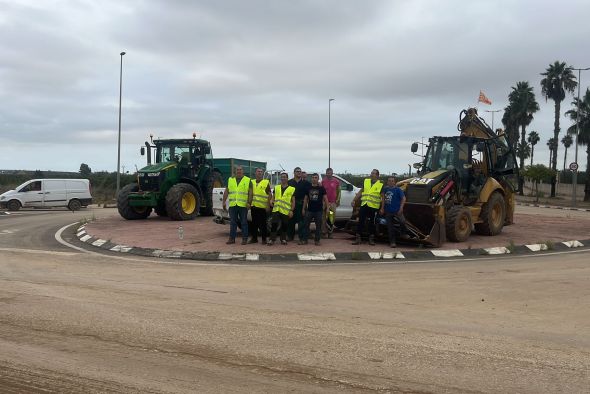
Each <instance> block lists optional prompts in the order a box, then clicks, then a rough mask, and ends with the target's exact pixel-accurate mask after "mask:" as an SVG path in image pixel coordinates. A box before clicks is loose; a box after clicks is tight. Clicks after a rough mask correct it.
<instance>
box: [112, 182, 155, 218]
mask: <svg viewBox="0 0 590 394" xmlns="http://www.w3.org/2000/svg"><path fill="white" fill-rule="evenodd" d="M138 190H139V186H138V185H137V184H136V183H131V184H129V185H126V186H123V188H122V189H121V190H119V194H117V210H118V211H119V215H121V216H122V217H123V218H125V219H127V220H139V219H146V218H147V217H148V216H150V213H152V208H151V207H132V206H130V205H129V194H130V193H133V192H136V191H138Z"/></svg>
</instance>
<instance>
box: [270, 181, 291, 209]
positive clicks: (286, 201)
mask: <svg viewBox="0 0 590 394" xmlns="http://www.w3.org/2000/svg"><path fill="white" fill-rule="evenodd" d="M293 193H295V188H294V187H293V186H289V187H287V188H286V189H285V194H281V185H276V186H275V205H274V207H273V208H272V211H273V212H280V213H282V214H283V215H288V214H289V211H290V210H291V197H293Z"/></svg>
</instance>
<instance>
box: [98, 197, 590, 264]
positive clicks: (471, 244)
mask: <svg viewBox="0 0 590 394" xmlns="http://www.w3.org/2000/svg"><path fill="white" fill-rule="evenodd" d="M179 226H182V227H183V233H184V234H183V239H180V237H179V230H178V228H179ZM86 231H87V232H88V234H91V235H92V236H94V237H98V238H101V239H105V240H109V241H111V242H113V243H117V244H123V245H128V246H136V247H143V248H155V249H165V250H179V251H209V252H219V251H223V252H235V253H303V252H360V251H370V252H372V251H385V250H387V251H390V250H391V249H390V248H389V247H388V245H386V244H384V243H377V245H375V246H369V245H367V244H362V245H360V246H355V245H351V241H352V239H353V238H352V236H351V235H349V234H347V233H344V232H335V233H334V238H333V239H324V240H322V244H321V245H320V246H315V245H313V242H312V243H311V244H310V245H305V246H300V245H297V243H296V242H290V243H289V244H288V245H286V246H283V245H274V246H266V245H262V244H253V245H244V246H242V245H240V244H239V241H240V238H239V237H240V235H239V233H238V242H237V243H236V244H235V245H229V246H228V245H226V244H225V242H226V241H227V238H228V234H229V225H221V224H216V223H214V222H213V221H212V218H210V217H199V218H197V219H196V220H194V221H190V222H175V221H171V220H169V219H168V218H160V217H158V216H155V215H153V214H152V216H150V217H149V218H148V219H147V220H139V221H137V220H135V221H133V220H125V219H123V218H121V217H120V216H119V215H118V214H117V213H116V211H114V212H113V215H112V216H110V217H108V218H103V219H100V220H97V221H94V222H91V223H89V224H88V225H87V226H86ZM587 238H590V212H581V211H565V210H557V209H548V208H536V207H523V206H518V207H517V210H516V214H515V223H514V224H513V225H511V226H507V227H505V228H504V230H503V231H502V234H500V235H497V236H494V237H489V236H481V235H476V234H473V235H472V236H471V237H470V238H469V239H468V240H467V241H466V242H461V243H452V242H447V243H445V244H444V245H443V246H442V247H441V249H468V248H473V249H476V248H487V247H495V246H508V245H512V244H514V245H525V244H534V243H544V242H547V241H552V242H560V241H569V240H574V239H587ZM397 250H400V251H405V250H417V247H416V246H404V245H401V244H400V245H399V247H398V248H397Z"/></svg>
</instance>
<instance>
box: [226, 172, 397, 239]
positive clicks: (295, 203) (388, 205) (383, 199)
mask: <svg viewBox="0 0 590 394" xmlns="http://www.w3.org/2000/svg"><path fill="white" fill-rule="evenodd" d="M293 174H294V176H293V178H292V179H289V176H288V175H287V173H286V172H283V173H281V174H280V183H279V184H278V185H276V186H275V187H274V190H272V191H271V187H270V182H269V180H268V179H263V175H264V171H263V169H261V168H257V169H256V178H255V179H250V178H249V177H247V176H244V170H243V168H242V167H241V166H238V167H236V169H235V176H233V177H231V178H229V180H228V184H227V187H226V189H225V192H224V194H223V208H224V209H228V206H227V202H228V200H229V216H230V233H229V239H228V241H227V242H226V243H227V244H233V243H235V242H236V235H237V227H238V222H239V223H240V225H241V228H242V245H246V244H248V243H257V242H258V236H259V235H260V237H261V238H262V242H263V243H266V244H267V245H273V244H274V243H275V242H276V237H277V232H278V235H279V238H280V242H281V244H283V245H287V242H288V241H293V240H294V238H295V226H296V225H297V227H298V238H299V242H298V243H299V245H306V244H307V243H308V238H309V229H310V225H311V222H312V221H314V222H315V234H314V243H315V245H320V239H321V236H322V234H323V236H324V237H325V238H331V237H332V230H333V220H334V215H335V213H336V209H337V208H338V206H339V205H340V196H341V190H340V182H339V181H338V179H337V178H335V177H334V176H333V174H334V171H333V170H332V169H331V168H328V169H326V176H325V178H323V179H322V181H321V183H320V182H319V175H318V174H312V175H311V182H309V181H308V180H307V179H306V178H307V175H306V174H305V173H304V172H303V171H302V170H301V168H300V167H295V169H294V171H293ZM405 201H406V197H405V195H404V192H403V191H402V190H401V189H400V188H399V187H397V186H396V180H395V178H394V177H393V176H390V177H388V179H387V184H386V185H385V186H384V185H383V183H382V182H381V181H380V180H379V170H377V169H374V170H373V171H371V176H370V178H367V179H365V180H364V183H363V188H362V189H361V190H360V191H359V192H358V193H357V195H356V196H355V198H354V200H353V201H352V206H353V207H356V206H360V209H359V212H358V218H359V221H358V226H357V231H356V238H355V240H354V242H353V245H358V244H360V243H361V242H362V238H361V235H362V232H363V230H364V226H365V223H367V222H368V233H369V245H375V218H376V216H377V214H378V213H379V214H381V215H383V216H385V219H386V223H387V229H388V233H389V244H390V246H391V247H396V237H395V233H396V232H395V229H394V221H397V222H398V223H399V226H400V232H401V233H402V234H403V235H405V234H406V233H407V227H406V224H405V219H404V215H403V208H404V204H405ZM249 209H250V212H251V214H252V222H251V223H252V225H251V226H250V228H248V210H249ZM269 214H270V215H271V216H270V218H271V220H270V223H271V226H270V227H271V228H270V234H268V226H267V221H268V215H269ZM249 234H251V238H250V239H249V240H248V235H249Z"/></svg>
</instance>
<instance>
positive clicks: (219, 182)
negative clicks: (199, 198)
mask: <svg viewBox="0 0 590 394" xmlns="http://www.w3.org/2000/svg"><path fill="white" fill-rule="evenodd" d="M216 187H223V177H222V176H221V173H220V172H218V171H213V172H211V176H210V177H209V179H207V182H206V185H205V187H204V188H203V191H204V194H205V196H204V197H203V198H204V199H205V206H204V207H201V215H203V216H213V189H214V188H216Z"/></svg>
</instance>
